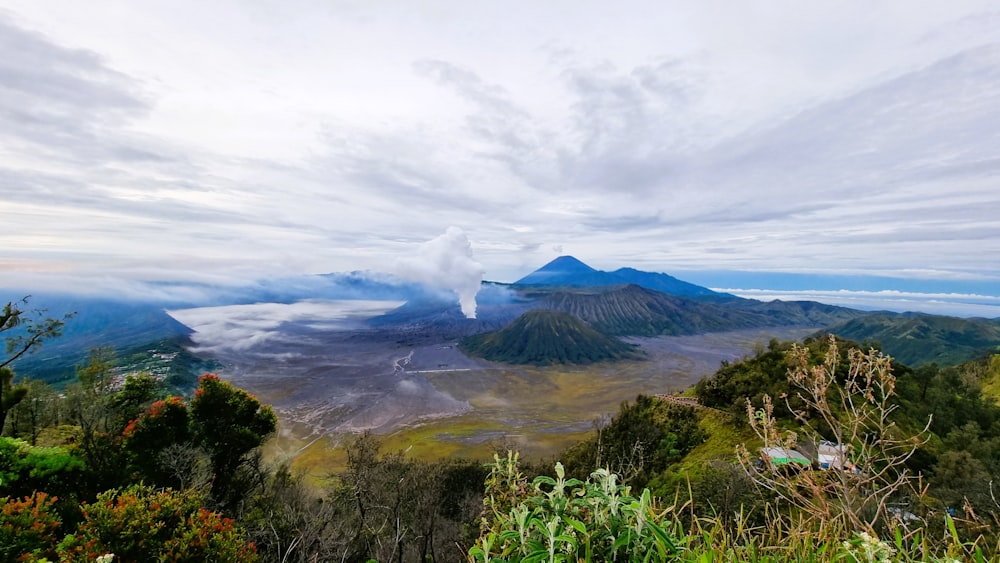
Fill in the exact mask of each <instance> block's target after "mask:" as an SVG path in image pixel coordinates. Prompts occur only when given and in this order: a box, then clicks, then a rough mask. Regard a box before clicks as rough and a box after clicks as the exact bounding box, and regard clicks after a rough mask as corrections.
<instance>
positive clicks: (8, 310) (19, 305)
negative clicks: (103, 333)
mask: <svg viewBox="0 0 1000 563" xmlns="http://www.w3.org/2000/svg"><path fill="white" fill-rule="evenodd" d="M27 304H28V297H24V298H23V299H21V301H20V302H14V301H9V302H8V303H7V304H6V305H4V307H3V312H0V333H7V335H6V336H5V338H4V340H5V343H6V356H7V357H6V358H4V359H0V434H2V433H3V428H4V424H5V422H6V421H7V412H8V411H9V410H10V409H11V408H13V407H14V405H16V404H17V403H19V402H21V401H22V400H23V399H24V397H25V395H27V393H28V390H27V388H25V387H23V386H17V387H15V386H14V371H13V369H12V368H11V367H10V365H11V364H13V363H14V362H15V361H16V360H17V359H18V358H20V357H21V356H23V355H25V354H27V353H29V352H33V351H35V350H37V349H38V348H39V347H40V346H41V345H42V342H43V341H44V340H45V339H47V338H52V337H54V336H59V335H60V334H62V327H63V324H64V323H63V320H60V319H51V318H41V316H42V314H44V311H35V312H34V313H35V316H34V317H32V316H29V314H28V313H27V312H25V306H26V305H27ZM69 316H70V315H67V316H66V317H64V318H68V317H69Z"/></svg>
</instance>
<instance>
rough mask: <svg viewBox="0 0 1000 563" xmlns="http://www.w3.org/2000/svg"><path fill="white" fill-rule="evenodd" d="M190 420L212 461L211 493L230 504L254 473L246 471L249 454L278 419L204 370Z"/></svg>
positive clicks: (224, 504) (254, 398)
mask: <svg viewBox="0 0 1000 563" xmlns="http://www.w3.org/2000/svg"><path fill="white" fill-rule="evenodd" d="M191 422H192V429H193V434H194V441H195V443H196V444H197V445H199V446H201V447H202V448H204V449H205V451H207V452H208V455H209V458H210V459H211V462H212V473H213V474H214V481H213V482H212V496H213V497H214V499H215V500H216V502H219V503H220V504H221V505H222V506H224V507H229V508H232V507H233V505H234V504H235V503H236V502H238V500H239V499H240V498H242V497H243V495H244V494H245V493H246V492H247V489H248V488H249V487H250V485H249V484H248V483H246V479H247V478H248V477H249V478H251V479H252V478H253V477H254V476H253V475H247V474H246V473H245V470H248V469H249V470H251V473H252V470H253V469H254V468H253V467H252V465H253V463H252V462H253V460H254V458H253V457H252V456H251V455H250V454H251V453H252V452H254V451H255V450H256V449H257V448H258V447H260V446H261V445H262V444H263V443H264V440H266V439H267V437H268V436H270V435H271V433H272V432H274V430H275V428H276V427H277V423H278V419H277V417H276V416H275V415H274V411H273V410H272V409H271V407H269V406H267V405H262V404H261V403H260V401H258V400H257V398H256V397H254V396H253V395H251V394H250V393H247V392H246V391H244V390H243V389H239V388H237V387H234V386H233V385H231V384H230V383H227V382H225V381H222V380H221V379H219V376H217V375H215V374H211V373H206V374H205V375H203V376H201V378H200V379H199V380H198V390H197V391H195V394H194V399H193V400H192V401H191Z"/></svg>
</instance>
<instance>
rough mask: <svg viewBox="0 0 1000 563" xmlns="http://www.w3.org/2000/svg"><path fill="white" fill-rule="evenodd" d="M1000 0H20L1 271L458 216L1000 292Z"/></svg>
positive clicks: (293, 268)
mask: <svg viewBox="0 0 1000 563" xmlns="http://www.w3.org/2000/svg"><path fill="white" fill-rule="evenodd" d="M996 10H998V9H997V8H995V3H994V2H991V1H979V2H965V1H960V0H949V1H948V2H937V1H934V2H931V1H926V2H914V1H898V2H869V1H851V0H846V1H845V0H838V1H837V2H798V1H788V2H770V1H762V2H729V1H704V0H701V1H697V2H694V1H692V2H684V3H680V2H661V1H648V2H622V1H616V2H600V3H599V2H581V1H579V0H573V1H566V2H556V1H546V2H538V1H524V2H521V1H514V0H504V1H502V2H499V1H498V2H492V1H474V2H457V1H449V2H431V1H406V2H403V1H399V2H377V1H368V0H363V1H358V2H337V1H331V0H316V1H308V0H302V1H296V0H292V1H263V0H262V1H246V0H232V1H222V0H213V1H211V2H204V1H198V2H193V1H188V0H170V1H164V2H153V1H135V2H125V1H116V2H110V1H97V0H91V1H87V2H80V1H78V0H68V1H57V0H43V1H39V0H24V1H19V0H0V53H3V56H0V210H2V221H3V228H0V276H2V277H3V279H0V285H5V284H6V285H14V284H22V285H23V284H25V283H40V284H41V283H69V282H68V280H73V281H72V283H73V284H81V283H90V282H89V281H88V280H97V283H104V282H103V281H102V280H105V281H107V282H108V283H110V280H114V279H117V278H129V279H139V280H191V279H197V280H214V281H220V280H224V279H226V278H235V279H251V278H256V277H264V276H275V275H289V274H296V273H321V272H333V271H349V270H357V269H371V270H377V271H387V270H391V269H392V268H393V266H392V265H393V264H396V263H398V261H399V260H401V259H406V258H407V257H408V256H411V255H412V254H413V253H414V252H415V249H417V248H419V247H420V245H421V244H424V243H426V242H427V241H429V240H431V239H434V238H435V237H438V236H440V235H442V234H444V233H446V231H448V229H449V227H457V228H458V229H461V231H462V232H464V233H465V235H466V236H467V237H468V241H469V242H470V243H471V250H472V254H473V255H474V257H475V260H477V261H478V262H479V263H481V264H482V266H483V269H484V270H485V277H486V279H491V280H498V281H513V280H515V279H517V278H519V277H521V276H523V275H525V274H527V273H528V272H530V271H531V270H533V269H535V268H537V267H538V266H540V265H542V264H544V263H545V262H547V261H549V260H551V259H552V258H555V257H556V256H558V255H561V254H572V255H574V256H577V257H578V258H580V259H582V260H584V261H585V262H587V263H589V264H591V265H593V266H595V267H598V268H603V269H614V268H617V267H621V266H633V267H636V268H640V269H646V270H653V271H664V272H668V273H676V272H696V271H700V270H704V271H712V272H732V271H759V272H795V273H805V274H810V275H824V274H845V275H851V276H879V277H880V278H882V279H893V278H898V279H905V280H907V281H908V282H910V283H912V281H913V280H928V281H929V282H941V281H949V280H953V281H957V282H963V281H964V282H969V283H973V284H977V285H976V286H975V287H986V288H988V287H997V288H998V290H997V293H1000V11H996ZM451 233H452V235H454V234H455V233H456V231H455V230H453V231H451ZM38 276H42V277H43V278H45V279H46V280H47V281H45V282H43V281H38V280H40V278H39V277H38ZM698 281H702V282H704V281H706V280H703V279H700V280H698ZM707 281H708V282H709V283H710V282H711V280H707ZM994 283H995V284H996V285H995V286H994V285H993V284H994ZM714 285H715V286H717V287H734V286H733V285H732V282H730V280H725V281H718V282H716V283H715V284H714ZM736 287H739V286H736ZM935 288H936V289H939V287H938V286H935ZM908 289H909V290H912V289H913V288H912V287H909V286H908ZM995 294H996V293H995Z"/></svg>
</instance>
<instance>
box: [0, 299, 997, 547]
mask: <svg viewBox="0 0 1000 563" xmlns="http://www.w3.org/2000/svg"><path fill="white" fill-rule="evenodd" d="M565 317H569V319H570V320H567V319H566V318H565ZM524 322H525V323H526V325H528V324H530V325H532V326H524V327H521V328H522V329H523V330H522V331H523V332H528V331H530V330H539V331H540V332H536V333H535V336H536V337H537V338H541V339H542V343H541V344H540V346H541V348H539V349H549V350H552V349H559V348H552V346H554V344H553V343H554V342H555V341H556V340H558V339H557V338H556V336H555V335H556V334H558V335H559V338H562V337H563V336H565V335H569V336H570V338H569V339H568V341H569V342H571V343H572V342H576V343H587V344H588V345H589V344H593V342H592V341H590V340H589V339H590V337H591V336H592V334H591V333H590V332H587V331H588V330H589V331H593V329H590V328H589V327H587V326H586V325H584V324H583V323H581V322H580V321H579V320H578V319H575V318H573V317H571V316H568V315H563V314H555V313H548V314H542V315H537V314H536V315H528V316H527V319H526V320H524ZM581 325H582V328H581ZM49 326H55V325H49ZM584 329H586V330H584ZM55 332H57V331H49V332H47V333H45V334H46V337H47V336H53V335H55ZM593 332H594V334H597V333H596V331H593ZM18 342H24V341H18ZM32 346H37V343H36V344H33V345H32ZM546 347H548V348H546ZM17 349H18V348H17V347H15V352H14V353H17ZM527 349H528V348H522V352H523V351H525V350H527ZM29 352H30V349H25V351H24V352H23V353H29ZM561 353H562V354H563V355H564V356H565V355H566V354H568V352H565V351H564V352H561ZM117 364H118V363H117V362H116V360H115V355H114V353H113V352H112V351H111V350H110V349H106V348H97V349H94V350H93V351H92V352H91V354H90V357H89V359H88V361H87V363H86V364H83V365H80V366H78V367H77V369H76V382H75V383H72V384H69V385H67V386H66V387H65V388H64V389H63V390H62V392H60V393H56V392H55V391H54V390H53V389H52V388H50V387H48V386H47V385H45V384H44V383H40V382H33V381H23V380H17V379H16V378H15V374H14V373H13V372H8V373H7V375H6V379H5V381H6V386H5V387H4V391H5V394H6V396H7V397H10V398H11V401H12V402H11V403H10V404H9V409H8V410H9V412H5V413H3V414H4V415H5V419H6V420H5V422H6V428H5V429H4V433H5V434H6V436H3V437H0V559H3V560H18V559H20V560H26V561H43V560H48V561H55V560H59V561H93V560H97V559H102V558H104V560H106V558H107V556H109V555H110V554H112V553H113V554H114V561H146V560H151V559H152V560H171V561H206V560H212V561H250V562H252V561H255V560H264V561H289V562H291V561H301V562H304V561H327V560H341V561H369V560H377V561H456V560H462V559H466V560H469V561H581V560H582V561H640V560H641V561H662V560H673V559H676V560H680V561H715V560H731V561H785V560H800V561H880V560H894V561H953V560H987V559H991V560H1000V533H998V532H996V530H998V529H1000V527H998V524H1000V505H998V504H997V502H996V501H995V500H994V494H993V490H992V488H991V487H990V483H991V482H993V481H995V480H996V478H997V476H998V475H1000V462H998V461H997V460H998V459H1000V406H998V405H997V403H996V400H995V398H994V396H993V395H992V394H991V393H992V392H993V391H992V390H993V389H995V388H996V386H997V381H998V380H1000V359H998V356H995V355H994V356H991V357H983V358H982V359H981V360H977V361H973V362H969V363H966V364H962V365H959V366H953V367H944V368H941V367H938V366H937V365H934V364H931V365H924V366H920V367H918V368H915V369H913V368H909V367H907V366H905V365H903V364H898V363H893V362H892V361H891V360H890V359H889V358H887V357H885V356H883V355H881V354H880V353H879V352H878V350H873V349H869V350H868V351H867V352H865V351H860V350H858V349H857V347H856V346H855V345H852V344H851V343H849V342H846V341H841V340H837V339H833V338H824V339H807V340H806V341H804V342H803V343H802V344H793V343H782V342H778V341H772V342H771V343H770V344H769V345H768V346H767V347H766V348H763V347H762V348H761V349H760V350H759V351H758V353H757V354H756V355H755V356H753V357H749V358H746V359H745V360H743V361H740V362H734V363H729V364H724V365H723V366H721V368H720V369H719V370H718V371H717V372H716V373H715V375H713V376H712V377H710V378H707V379H706V380H704V381H702V382H701V383H699V384H698V385H697V386H696V388H695V389H694V390H693V392H692V393H690V394H689V395H688V398H691V397H692V396H693V397H696V398H697V399H698V402H697V403H694V404H690V403H686V402H685V400H681V399H676V398H670V397H668V398H667V399H663V398H655V397H647V396H639V397H638V398H636V400H635V401H634V402H630V403H623V404H622V405H621V406H620V408H619V411H618V412H617V414H616V415H615V416H614V417H612V418H611V419H610V420H607V421H605V422H602V423H600V424H597V425H596V431H595V433H594V434H593V435H592V436H590V437H588V438H587V439H585V440H584V441H583V442H581V443H579V444H577V445H575V446H573V447H571V448H569V449H568V450H566V451H564V452H563V453H562V454H560V456H559V460H560V463H554V464H545V466H544V471H543V468H542V466H532V465H519V464H518V463H517V456H516V455H515V454H512V453H505V454H504V455H498V456H496V457H494V463H493V464H492V465H488V466H484V465H483V464H481V463H479V462H475V461H468V460H460V459H450V460H448V459H440V458H438V459H429V458H427V457H424V459H422V460H420V459H414V458H413V457H411V456H409V455H407V454H405V453H403V452H398V451H397V452H393V451H383V449H384V448H383V447H382V444H381V443H380V441H379V440H377V439H375V438H374V437H372V436H370V435H363V436H360V437H357V438H356V439H354V440H351V441H350V443H349V444H348V445H347V447H346V450H345V452H344V455H345V458H346V460H345V462H344V464H343V467H342V468H340V469H339V470H337V471H332V470H331V471H330V472H329V473H328V477H327V479H326V480H324V481H323V482H319V483H317V482H306V481H305V480H304V479H303V477H302V476H300V475H296V474H294V473H293V472H291V471H290V470H289V468H288V467H287V466H284V465H278V466H269V465H268V464H266V463H265V462H264V459H263V457H262V454H261V448H262V446H263V445H264V444H265V441H266V440H267V439H268V437H270V436H271V435H272V434H273V433H274V432H275V430H276V417H275V415H274V412H273V411H272V410H271V409H270V408H269V407H268V406H266V405H263V404H261V403H260V402H259V401H258V400H257V399H256V398H255V397H253V396H252V395H250V394H249V393H247V392H246V391H244V390H241V389H238V388H236V387H234V386H232V385H231V384H229V383H227V382H225V381H223V380H221V379H220V378H218V377H217V376H214V375H211V374H207V375H205V376H202V377H201V378H200V379H199V381H198V385H197V389H196V390H195V392H194V394H193V395H192V396H189V397H180V396H169V395H168V394H167V391H166V389H165V387H164V384H163V381H162V379H163V378H162V377H155V376H154V375H152V374H150V373H142V372H140V373H134V374H128V375H126V376H125V377H124V378H122V377H121V376H120V374H119V373H118V372H116V365H117ZM4 367H9V366H4ZM519 369H522V371H523V372H524V373H520V374H518V375H517V376H516V377H515V376H513V375H512V376H509V377H505V378H501V379H500V380H502V381H503V383H502V385H507V386H509V387H511V389H512V390H517V389H514V388H515V387H516V388H518V389H522V390H523V389H534V387H531V386H530V385H528V384H527V383H526V382H525V375H524V374H526V373H529V374H531V373H536V372H537V371H540V370H535V369H534V368H519ZM574 369H576V368H574ZM580 369H582V368H580ZM562 371H566V372H567V373H565V374H561V375H559V376H551V379H549V380H546V381H547V385H549V387H550V388H552V389H558V388H562V387H561V386H563V385H570V386H572V385H571V384H570V383H568V382H572V381H579V378H576V379H575V380H574V377H573V374H572V373H568V372H569V371H570V370H568V369H565V370H562ZM626 371H627V370H626ZM614 373H615V372H614V371H611V368H609V369H608V371H607V374H608V375H610V374H614ZM618 375H619V376H621V377H628V375H627V373H623V374H618ZM459 376H460V374H459V375H456V374H450V375H446V374H438V375H437V376H436V377H441V378H443V377H454V378H457V377H459ZM491 381H492V383H489V385H495V384H497V383H496V381H498V380H497V379H494V380H491ZM485 385H487V383H484V382H483V381H477V380H467V381H465V387H466V388H467V393H468V394H467V395H466V396H465V398H467V399H469V400H476V399H475V397H477V396H478V395H477V393H481V392H482V388H485V387H484V386H485ZM477 386H478V387H480V389H478V390H477V389H476V387H477ZM13 389H23V391H18V392H17V397H18V399H17V401H16V402H15V401H13V397H15V394H14V392H13V391H12V390H13ZM574 389H575V392H576V393H577V395H575V396H574V397H575V398H578V399H580V402H582V403H586V401H587V400H592V397H591V398H590V399H588V397H589V396H590V395H592V394H593V393H594V392H595V390H594V389H584V388H581V386H580V385H579V384H577V385H576V386H575V387H574ZM668 399H669V400H668ZM538 400H539V401H545V400H546V399H544V398H540V399H538ZM550 404H551V403H550ZM498 408H500V409H501V410H500V411H498V412H502V407H498ZM580 408H585V407H580ZM464 424H465V425H466V426H465V428H464V429H463V430H462V432H459V433H458V434H459V435H457V436H455V438H456V439H462V438H464V435H462V433H463V432H465V433H474V432H478V431H481V430H484V429H485V430H489V429H490V428H497V427H499V426H498V425H499V422H497V421H490V422H489V423H487V422H484V421H476V420H465V421H464ZM490 424H493V425H494V426H492V427H491V426H490ZM434 431H435V430H434V427H433V425H428V426H427V427H425V428H423V429H417V430H415V431H414V432H416V433H417V434H419V433H420V432H425V433H430V432H434ZM824 440H825V441H829V442H831V443H834V444H835V445H836V448H839V449H836V451H841V452H843V457H842V458H841V461H842V462H843V463H840V464H839V465H838V464H834V465H832V466H831V467H832V468H823V467H822V466H821V465H820V463H819V453H820V452H821V451H822V448H821V446H822V447H827V448H829V447H830V444H824V443H823V441H824ZM399 445H400V446H402V443H401V442H400V443H399ZM765 447H774V448H784V449H792V448H794V449H796V450H797V451H799V452H802V454H803V455H804V456H805V457H806V458H807V459H809V460H810V463H809V464H808V465H807V466H795V467H791V466H789V465H782V464H777V463H773V462H772V460H771V458H770V457H768V456H765V455H762V451H763V450H762V448H765ZM782 451H784V450H782ZM553 465H554V466H555V473H554V475H548V474H547V473H548V470H549V469H550V468H551V467H552V466H553ZM840 467H844V469H841V468H840ZM331 469H332V468H331ZM573 475H576V476H580V478H573V477H572V476H573ZM484 483H485V488H484Z"/></svg>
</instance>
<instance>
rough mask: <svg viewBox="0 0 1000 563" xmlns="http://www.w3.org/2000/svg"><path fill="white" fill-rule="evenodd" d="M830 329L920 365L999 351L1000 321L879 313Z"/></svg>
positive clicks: (952, 360) (834, 332)
mask: <svg viewBox="0 0 1000 563" xmlns="http://www.w3.org/2000/svg"><path fill="white" fill-rule="evenodd" d="M828 331H829V332H831V333H833V334H836V335H838V336H842V337H844V338H848V339H851V340H854V341H857V342H870V343H877V344H879V345H880V346H881V349H882V350H883V351H885V353H887V354H889V355H891V356H892V357H894V358H896V359H898V360H899V361H901V362H903V363H905V364H908V365H912V366H920V365H924V364H929V363H936V364H938V365H956V364H960V363H963V362H967V361H970V360H974V359H977V358H981V357H983V356H985V355H986V354H988V353H990V352H995V351H997V350H1000V321H997V320H995V319H994V320H988V319H961V318H957V317H945V316H940V315H926V314H922V313H906V314H902V315H896V314H880V315H872V316H867V317H861V318H856V319H852V320H849V321H847V322H844V323H841V324H838V325H834V326H831V327H830V328H829V329H828Z"/></svg>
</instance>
